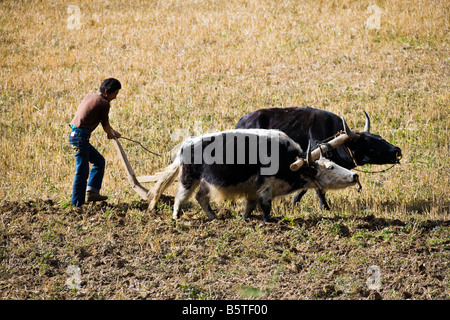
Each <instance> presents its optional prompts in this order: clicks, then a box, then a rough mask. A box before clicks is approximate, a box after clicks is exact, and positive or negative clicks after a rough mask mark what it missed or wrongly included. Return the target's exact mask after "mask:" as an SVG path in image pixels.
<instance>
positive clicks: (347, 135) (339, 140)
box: [289, 118, 356, 171]
mask: <svg viewBox="0 0 450 320" xmlns="http://www.w3.org/2000/svg"><path fill="white" fill-rule="evenodd" d="M342 122H343V125H344V130H345V132H341V133H339V135H338V136H337V137H336V138H333V139H332V140H330V141H329V142H327V143H324V144H321V145H320V148H316V149H314V150H313V151H311V160H312V161H316V160H317V159H319V158H320V152H321V151H322V152H327V151H330V150H332V149H335V148H337V147H339V146H340V145H342V144H344V143H345V141H347V140H348V139H352V138H355V137H356V135H355V133H353V132H352V131H351V130H350V129H349V128H348V126H347V124H346V123H345V120H344V118H342ZM306 163H307V159H303V158H299V157H297V158H296V160H295V162H293V163H292V164H291V165H290V166H289V168H290V169H291V170H292V171H297V170H299V169H300V168H301V167H303V166H304V165H305V164H306Z"/></svg>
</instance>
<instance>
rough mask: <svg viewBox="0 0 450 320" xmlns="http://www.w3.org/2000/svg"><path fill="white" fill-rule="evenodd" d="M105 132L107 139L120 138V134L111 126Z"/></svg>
mask: <svg viewBox="0 0 450 320" xmlns="http://www.w3.org/2000/svg"><path fill="white" fill-rule="evenodd" d="M106 134H107V137H108V139H114V138H120V137H121V136H122V135H121V134H120V133H119V132H117V131H116V130H114V129H112V128H111V130H109V131H108V132H107V133H106Z"/></svg>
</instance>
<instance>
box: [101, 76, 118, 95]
mask: <svg viewBox="0 0 450 320" xmlns="http://www.w3.org/2000/svg"><path fill="white" fill-rule="evenodd" d="M121 88H122V85H121V84H120V82H119V80H117V79H114V78H108V79H105V80H103V82H102V84H101V85H100V92H101V93H103V92H105V90H106V93H111V92H114V91H116V90H119V89H121Z"/></svg>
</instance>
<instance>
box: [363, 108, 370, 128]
mask: <svg viewBox="0 0 450 320" xmlns="http://www.w3.org/2000/svg"><path fill="white" fill-rule="evenodd" d="M364 116H365V117H366V123H365V124H364V130H363V131H364V132H369V133H370V118H369V116H368V114H367V112H365V111H364Z"/></svg>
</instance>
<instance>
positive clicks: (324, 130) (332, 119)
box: [236, 107, 402, 209]
mask: <svg viewBox="0 0 450 320" xmlns="http://www.w3.org/2000/svg"><path fill="white" fill-rule="evenodd" d="M364 114H365V117H366V122H365V126H364V130H363V131H362V132H360V133H351V135H350V139H349V140H347V141H346V142H345V143H344V144H342V145H341V146H339V147H337V148H336V149H333V150H330V151H328V152H327V154H326V157H327V158H328V159H330V160H332V161H333V162H335V163H336V164H338V165H340V166H342V167H344V168H347V169H353V168H355V167H356V166H360V165H364V164H394V163H399V162H400V159H401V156H402V153H401V150H400V148H398V147H396V146H394V145H392V144H390V143H389V142H387V141H386V140H384V139H383V138H381V137H380V136H379V135H376V134H373V133H370V118H369V116H368V115H367V113H366V112H364ZM236 128H237V129H250V128H256V129H278V130H281V131H283V132H284V133H286V134H287V135H288V136H289V137H290V138H292V139H293V140H294V141H295V142H297V143H298V144H299V145H300V146H301V147H302V148H306V147H307V146H308V144H309V143H311V145H312V146H313V147H315V146H317V144H319V143H321V142H323V141H324V140H326V139H328V138H330V137H332V136H333V135H334V134H335V133H336V132H338V131H341V130H343V129H345V128H344V125H343V122H342V120H341V118H340V117H339V116H337V115H336V114H334V113H331V112H328V111H324V110H319V109H314V108H310V107H292V108H269V109H261V110H257V111H254V112H251V113H248V114H246V115H244V116H243V117H242V118H241V119H240V120H239V122H238V123H237V125H236ZM350 132H351V131H350ZM316 192H317V195H318V197H319V200H320V206H321V207H322V208H325V209H330V208H329V206H328V204H327V202H326V199H325V190H320V189H316ZM305 193H306V190H303V191H301V192H299V193H298V194H297V195H296V197H295V199H294V202H298V201H300V199H301V197H302V196H303V195H304V194H305Z"/></svg>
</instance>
